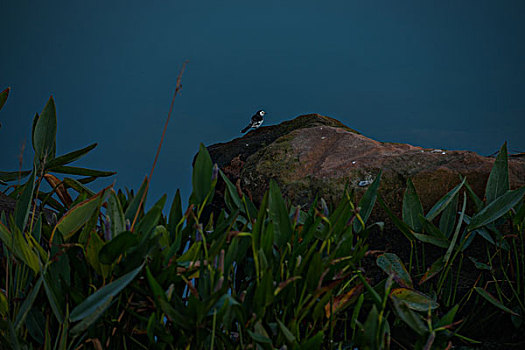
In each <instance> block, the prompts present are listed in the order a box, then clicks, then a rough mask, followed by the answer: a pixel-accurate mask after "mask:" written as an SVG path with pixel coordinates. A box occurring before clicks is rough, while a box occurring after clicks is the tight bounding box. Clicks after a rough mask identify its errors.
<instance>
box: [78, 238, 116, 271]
mask: <svg viewBox="0 0 525 350" xmlns="http://www.w3.org/2000/svg"><path fill="white" fill-rule="evenodd" d="M88 238H89V239H87V244H86V246H85V248H84V249H85V255H86V260H87V262H88V263H89V264H90V265H91V266H93V268H94V269H95V271H96V272H97V273H98V274H99V275H101V276H102V277H104V278H106V277H107V276H108V275H109V269H110V266H108V265H105V264H102V262H101V261H100V258H99V256H100V251H101V250H102V248H103V247H104V241H103V240H102V238H100V236H99V235H98V234H97V233H96V232H95V231H90V232H89V235H88Z"/></svg>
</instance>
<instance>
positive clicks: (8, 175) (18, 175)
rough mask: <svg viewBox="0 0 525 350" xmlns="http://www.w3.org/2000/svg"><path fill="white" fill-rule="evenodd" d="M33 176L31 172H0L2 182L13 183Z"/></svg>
mask: <svg viewBox="0 0 525 350" xmlns="http://www.w3.org/2000/svg"><path fill="white" fill-rule="evenodd" d="M29 174H31V170H24V171H0V181H13V180H18V179H23V178H24V177H26V176H27V175H29Z"/></svg>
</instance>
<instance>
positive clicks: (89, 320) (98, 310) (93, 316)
mask: <svg viewBox="0 0 525 350" xmlns="http://www.w3.org/2000/svg"><path fill="white" fill-rule="evenodd" d="M112 301H113V299H112V298H108V299H105V300H103V301H102V302H100V303H99V304H98V305H97V306H96V307H95V308H94V310H93V311H92V312H91V313H90V314H89V315H88V316H86V317H85V318H83V319H82V320H81V321H80V322H79V323H77V324H76V325H75V327H73V328H71V334H72V335H78V334H80V333H82V332H84V331H85V330H86V329H88V328H89V326H91V325H92V324H93V323H94V322H95V321H96V320H97V319H98V318H99V317H100V315H102V314H103V313H104V312H105V311H106V310H107V308H108V307H109V306H110V305H111V302H112Z"/></svg>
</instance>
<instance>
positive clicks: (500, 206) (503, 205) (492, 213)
mask: <svg viewBox="0 0 525 350" xmlns="http://www.w3.org/2000/svg"><path fill="white" fill-rule="evenodd" d="M524 194H525V187H521V188H519V189H517V190H514V191H507V192H505V193H504V194H503V195H501V196H499V197H498V198H496V199H495V200H493V201H492V202H491V203H490V204H489V205H487V206H486V207H485V208H483V210H481V211H480V212H479V213H477V214H476V215H474V216H473V217H472V219H471V220H470V224H469V225H468V226H467V229H468V230H469V231H473V230H475V229H477V228H479V227H481V226H485V225H487V224H490V223H491V222H494V221H496V220H497V219H499V218H500V217H502V216H503V215H505V214H506V213H507V212H508V211H509V210H510V209H511V208H513V207H514V206H515V205H516V204H518V203H519V201H521V199H522V198H523V195H524Z"/></svg>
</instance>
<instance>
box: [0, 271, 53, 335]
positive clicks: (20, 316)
mask: <svg viewBox="0 0 525 350" xmlns="http://www.w3.org/2000/svg"><path fill="white" fill-rule="evenodd" d="M42 280H43V277H42V275H40V277H39V278H38V280H37V281H36V283H35V285H34V286H33V289H31V292H30V293H29V294H28V295H27V297H26V298H25V300H24V303H23V304H22V306H21V307H20V310H18V313H17V315H16V319H15V330H16V331H18V330H19V328H20V326H22V325H23V324H24V321H25V318H26V316H27V314H28V313H29V311H30V310H31V308H32V307H33V303H34V302H35V299H36V297H37V295H38V292H39V291H40V287H41V286H42ZM0 293H1V292H0Z"/></svg>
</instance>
